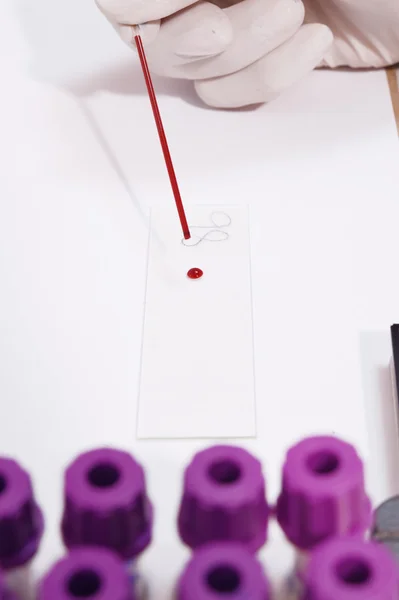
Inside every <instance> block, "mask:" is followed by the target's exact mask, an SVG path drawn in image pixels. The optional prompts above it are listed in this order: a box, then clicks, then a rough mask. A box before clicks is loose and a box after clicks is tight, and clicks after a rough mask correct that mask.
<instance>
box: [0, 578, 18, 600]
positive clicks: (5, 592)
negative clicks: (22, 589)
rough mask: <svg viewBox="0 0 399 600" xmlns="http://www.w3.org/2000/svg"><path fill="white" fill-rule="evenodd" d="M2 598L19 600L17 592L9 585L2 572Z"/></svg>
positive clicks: (0, 593)
mask: <svg viewBox="0 0 399 600" xmlns="http://www.w3.org/2000/svg"><path fill="white" fill-rule="evenodd" d="M0 600H19V599H18V596H17V594H15V593H14V592H12V591H11V590H10V588H9V587H8V585H7V582H6V578H5V577H4V575H3V574H1V573H0Z"/></svg>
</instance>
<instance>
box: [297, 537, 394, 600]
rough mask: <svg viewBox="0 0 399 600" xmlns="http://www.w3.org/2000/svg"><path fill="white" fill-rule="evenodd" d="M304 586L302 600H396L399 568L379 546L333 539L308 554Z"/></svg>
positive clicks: (356, 540)
mask: <svg viewBox="0 0 399 600" xmlns="http://www.w3.org/2000/svg"><path fill="white" fill-rule="evenodd" d="M304 586H305V590H304V594H303V596H302V600H338V599H339V600H397V598H398V589H399V566H398V563H397V561H396V559H395V558H394V556H393V555H391V553H390V552H389V551H388V550H387V549H386V548H384V546H382V545H379V544H377V543H375V542H365V541H363V540H360V539H356V538H353V537H346V538H335V539H332V540H328V541H327V542H324V543H323V544H320V546H318V547H317V548H316V550H314V552H313V553H312V554H311V558H310V561H309V564H308V569H307V571H306V573H305V576H304Z"/></svg>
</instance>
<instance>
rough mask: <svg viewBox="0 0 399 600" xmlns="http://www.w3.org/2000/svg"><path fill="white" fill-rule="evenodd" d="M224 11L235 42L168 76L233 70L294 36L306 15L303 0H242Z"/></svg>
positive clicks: (219, 73)
mask: <svg viewBox="0 0 399 600" xmlns="http://www.w3.org/2000/svg"><path fill="white" fill-rule="evenodd" d="M223 12H224V14H225V15H227V16H228V18H229V20H230V22H231V25H232V28H233V41H232V43H231V44H229V46H228V47H227V48H226V50H225V51H224V52H222V53H221V54H218V55H217V56H215V57H214V58H211V59H208V60H200V61H197V62H191V63H190V64H186V65H183V66H180V67H179V68H178V69H174V70H173V71H170V72H168V73H167V75H169V76H173V77H183V78H185V79H194V80H197V79H209V78H213V77H220V76H223V75H227V74H229V73H234V72H235V71H238V70H240V69H243V68H245V67H246V66H248V65H250V64H252V63H253V62H255V61H256V60H258V59H259V58H261V57H262V56H264V55H265V54H267V53H269V52H271V51H272V50H274V49H275V48H277V47H278V46H280V45H281V44H282V43H283V42H285V41H286V40H288V39H289V38H291V37H292V36H293V35H294V34H295V32H296V31H298V29H299V27H300V26H301V25H302V23H303V18H304V8H303V4H302V2H301V1H300V0H243V1H242V2H240V3H238V4H236V5H234V6H230V7H229V8H226V9H225V10H224V11H223Z"/></svg>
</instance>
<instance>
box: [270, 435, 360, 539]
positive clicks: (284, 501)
mask: <svg viewBox="0 0 399 600" xmlns="http://www.w3.org/2000/svg"><path fill="white" fill-rule="evenodd" d="M276 513H277V520H278V522H279V524H280V526H281V528H282V530H283V531H284V533H285V535H286V537H287V538H288V540H289V541H290V542H291V543H292V544H294V545H295V546H296V547H297V548H299V549H301V550H310V549H312V548H313V547H314V546H315V545H316V544H318V543H320V542H322V541H324V540H326V539H328V538H329V537H332V536H338V535H347V534H351V535H358V536H363V535H364V533H365V532H366V530H367V529H368V527H369V526H370V524H371V520H372V514H371V504H370V500H369V498H368V497H367V495H366V492H365V484H364V471H363V463H362V461H361V459H360V458H359V456H358V454H357V453H356V450H355V449H354V447H353V446H351V445H350V444H348V443H346V442H343V441H342V440H340V439H338V438H336V437H330V436H320V437H310V438H306V439H304V440H302V441H301V442H299V443H298V444H296V445H295V446H293V447H292V448H291V449H290V450H289V451H288V453H287V456H286V460H285V464H284V467H283V476H282V490H281V493H280V496H279V498H278V501H277V508H276Z"/></svg>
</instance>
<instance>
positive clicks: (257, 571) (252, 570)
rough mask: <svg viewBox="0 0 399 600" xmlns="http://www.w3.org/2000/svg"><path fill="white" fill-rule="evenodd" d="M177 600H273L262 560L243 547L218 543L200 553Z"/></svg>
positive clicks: (187, 570) (180, 585)
mask: <svg viewBox="0 0 399 600" xmlns="http://www.w3.org/2000/svg"><path fill="white" fill-rule="evenodd" d="M176 598H177V600H217V599H218V598H220V600H228V599H229V598H230V599H231V600H233V599H234V600H269V598H270V594H269V584H268V581H267V578H266V575H265V573H264V572H263V569H262V567H261V565H260V563H259V561H258V560H257V559H256V558H255V557H254V556H253V554H252V553H251V552H249V551H248V550H247V549H246V548H245V547H244V546H243V545H242V544H237V543H232V542H218V543H215V544H208V545H206V546H202V547H201V548H199V549H198V550H196V551H195V552H194V554H193V556H192V558H191V560H190V561H189V562H188V564H187V565H186V567H185V569H184V571H183V573H182V575H181V577H180V579H179V582H178V585H177V592H176Z"/></svg>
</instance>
